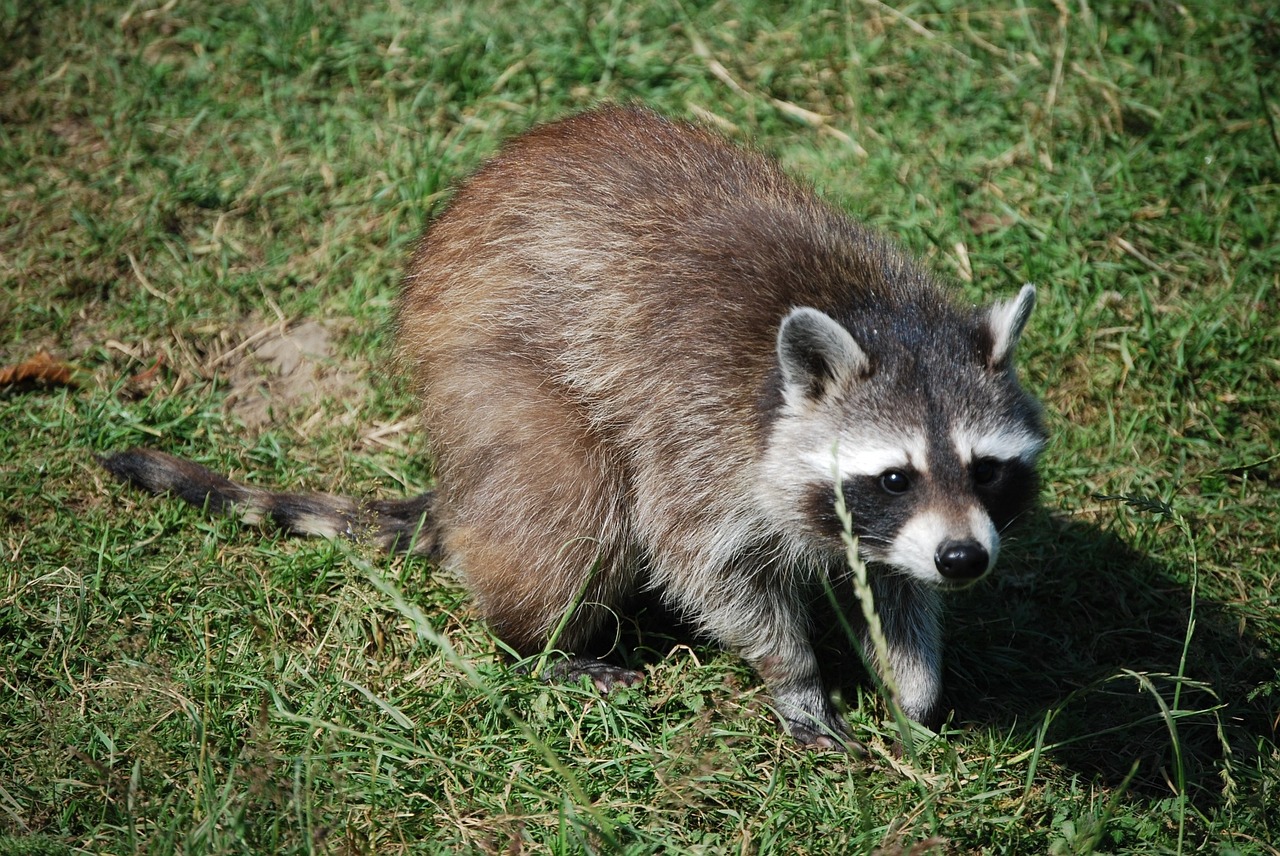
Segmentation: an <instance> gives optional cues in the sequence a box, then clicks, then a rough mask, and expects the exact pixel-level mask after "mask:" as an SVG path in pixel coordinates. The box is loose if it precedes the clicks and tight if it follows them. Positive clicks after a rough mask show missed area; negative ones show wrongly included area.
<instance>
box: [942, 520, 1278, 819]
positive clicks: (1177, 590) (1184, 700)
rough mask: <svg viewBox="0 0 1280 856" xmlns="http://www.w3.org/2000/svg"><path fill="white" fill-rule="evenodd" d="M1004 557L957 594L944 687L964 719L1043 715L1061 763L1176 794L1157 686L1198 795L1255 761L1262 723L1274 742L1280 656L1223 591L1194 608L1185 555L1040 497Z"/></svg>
mask: <svg viewBox="0 0 1280 856" xmlns="http://www.w3.org/2000/svg"><path fill="white" fill-rule="evenodd" d="M1001 565H1002V570H997V572H996V574H995V575H994V579H992V580H991V581H989V582H987V583H984V584H982V585H979V586H975V587H974V588H973V589H971V590H968V591H965V592H960V593H958V594H957V595H955V596H953V597H952V598H951V601H950V609H949V614H948V620H947V643H946V646H945V648H944V651H945V657H946V661H947V662H946V676H945V686H946V688H947V689H946V697H945V698H944V702H945V703H946V704H947V705H948V706H949V707H950V708H951V709H952V714H951V724H952V725H953V726H954V727H957V728H966V727H983V728H988V729H998V730H1000V731H1003V732H1005V733H1011V734H1013V735H1015V736H1021V737H1022V738H1026V737H1027V736H1032V737H1034V736H1035V735H1037V734H1039V733H1040V731H1041V730H1042V729H1043V730H1044V734H1043V737H1042V739H1043V742H1044V745H1045V746H1046V747H1048V749H1047V752H1046V755H1047V757H1049V758H1050V759H1052V761H1053V762H1054V763H1058V764H1061V765H1063V766H1066V767H1069V768H1071V769H1074V770H1077V771H1079V772H1080V773H1082V774H1084V775H1086V776H1089V777H1092V778H1096V779H1098V780H1101V781H1102V782H1104V783H1106V784H1108V785H1111V786H1116V785H1119V784H1120V783H1121V782H1123V781H1125V780H1126V779H1127V778H1129V777H1130V774H1131V773H1132V779H1131V781H1130V783H1129V785H1128V787H1129V789H1130V790H1134V791H1139V792H1146V793H1148V794H1150V795H1154V796H1169V795H1171V793H1172V791H1171V786H1172V784H1173V783H1175V782H1176V781H1177V778H1178V775H1179V773H1178V767H1177V764H1178V763H1179V756H1176V755H1175V751H1174V750H1175V742H1174V741H1175V738H1174V735H1173V734H1172V733H1171V730H1170V727H1169V720H1168V718H1167V717H1166V715H1165V714H1164V713H1163V712H1162V705H1161V701H1160V700H1157V699H1156V698H1155V696H1154V694H1155V693H1159V695H1160V697H1161V699H1162V700H1163V704H1164V705H1166V706H1168V707H1169V708H1171V709H1174V710H1176V711H1181V712H1183V715H1181V716H1179V718H1177V720H1176V726H1175V727H1176V741H1177V743H1176V745H1177V748H1178V749H1179V752H1180V762H1181V775H1182V776H1183V777H1184V781H1185V783H1186V788H1187V793H1188V796H1189V797H1190V798H1191V799H1192V801H1193V803H1195V804H1198V805H1201V806H1207V805H1209V804H1212V803H1214V802H1217V801H1219V800H1221V799H1222V797H1223V790H1224V782H1225V781H1226V779H1225V778H1224V768H1225V765H1229V764H1230V765H1234V769H1236V770H1244V769H1247V768H1248V767H1249V766H1251V765H1252V759H1253V757H1254V756H1256V754H1257V753H1258V751H1259V743H1260V741H1259V738H1265V740H1266V741H1267V742H1269V743H1271V744H1273V745H1274V742H1275V740H1276V731H1275V725H1276V721H1277V716H1278V715H1280V692H1276V693H1275V695H1272V694H1271V693H1272V692H1275V691H1276V690H1280V682H1278V681H1277V672H1276V670H1275V668H1274V665H1273V663H1274V657H1272V656H1270V654H1269V653H1268V651H1267V648H1268V645H1267V643H1266V642H1265V641H1264V640H1262V639H1257V638H1251V637H1250V636H1249V635H1248V634H1247V633H1244V632H1242V628H1241V627H1240V625H1239V618H1238V617H1232V615H1231V614H1230V613H1229V611H1228V610H1227V609H1225V608H1224V607H1223V606H1222V605H1220V604H1217V603H1214V602H1213V601H1211V600H1208V599H1206V598H1204V597H1198V598H1197V599H1196V602H1195V605H1194V613H1193V606H1192V591H1191V582H1190V569H1189V568H1188V569H1186V570H1185V572H1184V573H1181V574H1180V573H1178V569H1175V568H1171V567H1169V566H1167V565H1165V564H1162V563H1160V562H1158V561H1155V560H1153V559H1151V558H1149V557H1147V556H1144V555H1142V554H1140V553H1138V552H1137V551H1135V550H1133V549H1132V548H1130V547H1129V546H1128V545H1126V544H1125V543H1124V542H1123V541H1122V540H1121V539H1119V538H1118V537H1116V536H1115V535H1113V534H1111V533H1108V532H1105V531H1103V530H1100V529H1098V528H1097V527H1095V526H1090V525H1086V524H1081V523H1077V522H1074V521H1071V520H1069V519H1066V518H1064V517H1061V516H1055V515H1052V514H1049V513H1047V512H1043V511H1042V512H1040V513H1039V514H1038V515H1037V516H1036V518H1035V519H1034V520H1032V521H1029V523H1028V525H1027V527H1026V528H1025V529H1024V530H1023V532H1022V534H1021V536H1020V537H1018V538H1017V539H1014V540H1011V541H1010V542H1009V544H1008V549H1007V551H1006V552H1005V554H1004V555H1003V556H1002V558H1001ZM1193 617H1194V625H1193V628H1192V635H1191V638H1190V643H1189V644H1188V643H1187V633H1188V623H1189V622H1190V621H1192V620H1193ZM1178 675H1181V676H1182V679H1181V680H1180V679H1179V678H1178V677H1177V676H1178ZM1046 723H1047V724H1046ZM1019 742H1024V741H1023V740H1020V741H1019Z"/></svg>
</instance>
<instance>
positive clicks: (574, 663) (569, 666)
mask: <svg viewBox="0 0 1280 856" xmlns="http://www.w3.org/2000/svg"><path fill="white" fill-rule="evenodd" d="M584 675H585V676H586V677H588V678H590V679H591V683H592V684H594V685H595V688H596V689H597V690H599V691H600V692H601V693H606V694H607V693H608V692H609V691H611V690H614V689H616V688H618V687H635V686H639V685H640V684H642V683H644V672H638V671H636V670H635V669H624V668H622V667H621V666H614V665H612V664H611V663H605V662H603V661H601V660H593V659H591V658H590V657H571V658H569V659H568V660H563V661H561V662H559V663H556V664H555V665H554V666H552V667H551V668H550V669H548V670H547V677H548V678H549V679H552V680H557V681H562V682H564V683H577V682H578V681H580V680H582V678H583V676H584Z"/></svg>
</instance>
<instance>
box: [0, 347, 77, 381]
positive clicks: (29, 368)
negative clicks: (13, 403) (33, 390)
mask: <svg viewBox="0 0 1280 856" xmlns="http://www.w3.org/2000/svg"><path fill="white" fill-rule="evenodd" d="M73 372H74V369H72V367H71V366H70V365H68V364H67V363H64V362H62V361H61V360H55V359H54V358H53V357H51V356H50V355H49V352H48V351H40V352H39V353H37V354H36V355H35V356H34V357H32V358H31V359H29V360H26V361H25V362H21V363H18V364H17V365H13V366H3V367H0V389H9V388H12V387H17V388H19V389H26V388H30V387H36V386H76V381H75V378H74V377H72V374H73Z"/></svg>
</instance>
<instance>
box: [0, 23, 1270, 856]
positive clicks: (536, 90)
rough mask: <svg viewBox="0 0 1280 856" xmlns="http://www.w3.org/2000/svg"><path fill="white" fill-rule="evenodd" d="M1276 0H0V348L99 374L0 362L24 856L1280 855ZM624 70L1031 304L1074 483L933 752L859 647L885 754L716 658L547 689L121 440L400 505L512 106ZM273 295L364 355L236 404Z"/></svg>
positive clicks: (373, 577) (1058, 469)
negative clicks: (193, 0) (775, 698)
mask: <svg viewBox="0 0 1280 856" xmlns="http://www.w3.org/2000/svg"><path fill="white" fill-rule="evenodd" d="M1271 6H1272V4H1270V3H1267V2H1264V0H1245V1H1244V2H1238V3H1231V4H1226V3H1217V2H1212V0H1193V2H1187V3H1184V4H1181V5H1179V4H1172V3H1119V2H1090V3H1083V2H1080V3H1062V4H1059V5H1055V4H1052V3H1049V2H1040V0H1036V2H1031V0H1023V1H1022V2H1018V3H1014V4H989V5H985V4H984V5H983V6H981V7H978V6H975V5H974V4H960V3H956V4H952V3H950V2H947V0H938V2H932V3H927V2H922V3H910V4H905V5H902V6H900V7H897V10H898V11H897V12H895V11H893V10H891V9H890V8H889V6H887V5H882V4H881V3H879V2H875V0H846V2H844V3H837V4H832V5H831V6H828V5H825V4H819V3H812V2H804V0H801V2H753V0H744V2H725V0H721V1H720V2H694V0H678V2H677V0H663V2H653V3H635V2H633V3H623V2H613V3H599V4H592V3H583V4H561V3H552V2H547V0H530V2H527V3H520V4H507V3H500V2H475V3H447V2H444V3H430V2H415V0H407V2H400V3H392V4H377V3H374V4H368V3H365V4H358V3H347V2H342V0H332V2H307V0H282V2H265V0H260V2H254V1H253V0H244V2H208V3H200V4H161V3H160V2H158V0H142V2H136V3H124V2H120V3H117V4H114V5H109V4H89V3H85V2H73V0H64V2H56V3H32V2H25V0H0V365H6V364H12V363H17V362H20V361H21V360H23V359H25V358H27V357H28V356H30V355H32V354H33V353H35V352H37V351H38V350H41V349H48V350H49V351H51V352H52V353H53V354H54V355H55V356H57V357H60V358H62V359H66V360H68V361H70V362H71V363H73V364H75V365H76V366H77V367H78V368H79V369H80V371H81V374H80V379H81V381H82V383H81V385H80V386H78V387H76V388H70V389H37V390H34V391H27V392H21V393H18V392H10V393H7V394H4V393H0V450H2V451H0V572H2V573H0V581H2V586H3V587H2V589H0V683H2V684H3V688H2V689H0V738H2V739H0V854H8V853H60V852H107V853H127V852H147V853H170V852H181V853H193V852H217V853H222V852H255V853H312V852H377V853H382V852H398V851H414V852H459V851H460V852H509V853H516V852H556V853H575V852H583V851H589V850H591V851H605V852H612V851H614V850H621V851H626V852H633V853H647V852H659V851H661V852H664V853H725V852H734V853H738V852H743V853H754V852H770V853H815V854H827V853H834V852H851V853H869V852H875V851H877V849H878V851H879V852H881V853H885V854H898V853H913V854H922V853H955V854H960V853H976V852H989V853H1014V854H1022V853H1053V854H1059V853H1063V854H1065V853H1088V852H1108V853H1141V854H1148V853H1178V852H1181V853H1193V852H1194V853H1215V854H1235V853H1240V854H1275V853H1277V852H1278V851H1277V849H1276V848H1277V845H1276V843H1275V842H1277V841H1280V747H1278V745H1277V735H1276V729H1277V723H1278V722H1280V670H1278V665H1277V664H1278V663H1280V558H1278V557H1280V535H1278V534H1277V533H1278V531H1280V524H1278V523H1277V519H1276V511H1275V509H1276V506H1277V501H1278V500H1280V493H1278V492H1277V484H1278V483H1280V459H1277V458H1276V449H1277V448H1280V240H1278V238H1280V67H1278V66H1277V63H1276V60H1275V57H1276V56H1277V55H1280V17H1277V16H1276V13H1275V12H1273V11H1272V10H1271ZM602 99H610V100H638V101H642V102H644V103H647V104H651V105H653V106H655V107H657V108H659V109H662V110H665V111H667V112H670V113H673V114H675V115H681V116H690V117H694V118H701V119H703V120H704V121H708V122H713V123H716V124H718V125H720V126H722V127H723V128H725V129H726V130H727V132H728V133H730V134H731V135H732V136H734V137H736V138H738V139H741V140H743V141H744V142H746V141H752V142H753V143H754V144H756V145H759V146H760V147H762V148H764V149H765V150H767V151H770V152H772V153H774V154H776V155H777V156H778V157H779V158H780V159H781V160H782V161H783V163H784V164H785V165H786V166H787V167H788V168H789V169H791V170H792V171H793V172H795V173H797V174H799V175H802V176H804V177H806V178H807V179H808V180H810V181H812V182H813V183H814V184H815V185H817V186H818V187H819V188H820V189H821V191H822V192H823V193H824V194H825V195H826V196H828V197H829V198H831V199H832V200H834V201H836V202H837V203H838V204H840V205H842V206H844V207H847V208H848V209H849V210H851V211H854V212H856V213H857V214H858V215H859V216H861V217H864V218H865V219H867V220H869V221H870V222H872V223H875V224H876V225H878V226H880V227H883V228H884V229H886V230H887V231H889V232H891V233H893V234H894V235H895V236H897V238H898V239H899V240H900V241H902V242H903V243H904V244H905V245H907V246H908V247H909V248H911V249H912V250H913V251H914V252H916V253H918V254H920V255H921V256H923V257H925V258H926V259H927V260H928V263H929V264H930V265H931V266H932V267H933V268H934V269H936V270H938V271H939V272H941V273H942V274H944V275H946V276H949V277H952V278H955V279H956V280H957V281H959V283H960V287H961V288H962V289H963V291H964V293H965V294H966V295H968V296H970V297H972V298H973V299H975V300H978V299H986V298H987V297H989V296H990V295H994V294H1000V295H1008V294H1012V293H1013V291H1014V290H1015V289H1016V287H1017V285H1019V284H1020V283H1022V282H1024V281H1034V282H1036V283H1037V284H1038V285H1039V287H1040V296H1041V304H1040V307H1039V308H1038V309H1037V312H1036V314H1035V316H1034V317H1033V319H1032V322H1031V325H1030V328H1029V330H1028V331H1027V334H1026V336H1025V337H1024V344H1023V346H1022V349H1021V362H1022V365H1023V372H1024V376H1025V378H1026V380H1027V384H1028V386H1030V387H1031V388H1032V389H1033V390H1035V391H1036V392H1037V394H1039V395H1041V396H1042V397H1043V398H1044V400H1045V402H1046V405H1047V409H1048V413H1049V424H1050V427H1051V430H1052V435H1053V439H1052V442H1051V445H1050V448H1049V450H1048V452H1047V454H1046V458H1045V462H1044V475H1045V481H1046V490H1045V494H1044V508H1045V510H1044V511H1043V512H1042V513H1041V514H1039V515H1038V516H1037V517H1036V519H1034V520H1033V521H1031V522H1030V524H1029V525H1028V526H1027V527H1026V528H1025V529H1023V530H1022V532H1021V534H1020V537H1019V538H1018V539H1017V540H1016V541H1014V542H1012V543H1011V544H1009V545H1008V548H1007V550H1006V552H1005V555H1004V557H1003V558H1002V568H1001V571H1000V572H999V573H998V574H997V575H996V577H995V578H994V579H993V580H991V581H989V582H986V583H984V584H983V585H981V586H980V587H978V588H976V589H975V590H973V591H970V592H967V593H964V594H962V595H960V596H958V597H956V598H954V599H953V601H952V605H953V610H952V614H951V617H950V620H949V630H948V635H949V648H948V664H947V684H948V696H947V699H948V701H949V702H950V703H951V705H952V706H953V707H954V709H955V714H954V716H953V719H952V721H951V723H950V725H949V726H948V728H947V729H946V731H945V733H944V734H943V735H942V736H941V737H937V738H930V737H928V736H926V737H925V739H924V740H923V741H918V744H919V745H918V746H917V754H916V755H915V756H914V757H897V756H896V755H895V751H894V743H895V739H896V737H895V734H896V732H895V728H894V726H893V723H892V721H891V719H890V718H889V717H888V714H887V711H886V709H885V707H884V705H883V704H882V703H881V702H880V701H879V700H878V699H877V698H876V697H875V696H874V693H873V692H872V691H871V690H870V689H869V688H868V685H867V684H866V682H865V680H860V677H859V675H858V674H857V669H856V668H854V669H852V670H851V677H850V676H846V677H849V680H847V681H845V682H844V701H845V703H846V705H847V707H848V710H849V719H850V722H851V724H852V728H853V731H854V734H855V736H856V737H857V739H858V740H860V741H861V742H863V743H864V744H866V745H867V746H868V747H869V754H868V756H867V757H866V758H865V759H855V758H847V757H842V756H838V755H832V754H821V753H810V752H805V751H802V750H800V749H798V748H796V747H794V746H792V745H791V744H790V743H789V741H788V740H787V739H785V738H783V737H782V736H780V735H779V733H778V730H777V728H776V726H775V724H774V722H773V719H772V716H771V714H770V713H769V709H768V698H767V696H766V695H765V694H764V693H763V692H762V690H761V689H760V686H759V682H758V680H757V679H756V678H755V677H754V676H753V675H752V674H751V673H750V672H749V671H748V670H747V669H746V668H745V667H744V666H743V665H742V664H741V663H739V662H736V661H735V660H734V658H732V657H730V656H727V655H725V654H723V653H719V652H717V651H715V650H714V649H711V648H708V647H705V646H701V645H699V644H696V643H692V644H686V645H683V646H676V647H673V646H672V644H671V643H670V642H669V641H668V640H666V639H665V638H664V637H660V636H653V635H652V634H651V635H648V636H645V637H643V638H644V640H645V642H646V644H648V645H649V646H650V647H651V648H652V649H653V650H652V651H651V653H650V655H649V656H648V659H647V662H648V669H649V681H648V683H647V684H646V686H645V687H644V688H643V689H642V690H630V691H624V692H620V693H618V694H616V695H611V696H609V697H607V698H600V697H599V696H597V695H596V694H595V693H594V692H590V691H587V690H585V689H581V688H576V687H550V686H545V685H543V684H541V683H539V682H537V681H536V680H534V679H532V678H529V677H527V676H525V675H522V674H520V673H517V672H514V671H512V670H510V669H508V668H507V667H506V666H505V665H504V663H503V662H502V660H501V658H500V657H499V656H497V653H496V652H497V651H498V646H497V644H496V643H495V641H494V640H493V639H492V638H491V637H490V636H489V635H488V633H487V631H486V630H485V629H484V627H483V625H481V624H480V623H479V622H478V620H477V618H476V616H475V613H474V612H473V610H472V609H471V607H470V606H469V605H468V603H467V600H466V597H465V596H464V594H463V593H462V591H461V590H460V589H459V588H458V586H457V585H456V584H454V583H453V582H451V581H449V580H448V579H445V578H444V577H443V575H440V574H437V573H435V572H434V569H433V568H432V567H430V565H429V564H427V563H425V562H422V561H417V560H402V559H387V558H385V557H381V556H376V555H374V554H373V553H371V552H370V551H367V550H365V549H363V548H360V547H355V548H352V547H348V546H346V545H340V544H327V543H315V542H294V541H288V540H285V539H281V538H278V537H276V536H274V535H271V534H265V535H264V534H260V533H258V532H256V531H252V530H246V529H244V528H243V527H240V526H237V525H236V524H234V523H232V522H229V521H225V520H221V521H210V520H207V519H205V518H204V517H203V516H202V515H201V514H200V513H199V512H198V511H196V510H194V509H188V508H185V507H181V506H179V505H178V504H177V503H176V502H174V501H169V500H155V499H150V498H145V497H140V496H138V495H136V494H134V493H131V492H129V491H126V490H124V489H122V488H121V487H119V486H118V485H115V484H112V483H109V482H108V481H107V480H106V479H105V478H104V476H103V474H102V473H101V472H100V471H99V470H98V469H97V468H96V467H95V464H94V462H93V455H94V453H96V452H101V451H106V450H110V449H116V448H121V447H125V446H128V445H134V444H142V443H145V444H149V445H154V446H158V447H160V448H164V449H167V450H170V451H173V452H176V453H179V454H185V455H188V456H190V457H193V458H195V459H198V460H200V461H202V462H205V463H207V464H209V465H211V466H215V467H217V468H220V469H224V470H229V471H232V472H234V473H236V474H237V475H238V476H240V477H243V478H245V479H251V480H253V481H255V482H257V483H261V484H272V485H280V486H285V487H289V488H293V489H322V490H340V491H347V492H351V493H355V494H358V495H366V494H381V495H392V496H396V495H402V494H404V493H406V492H409V491H412V490H416V489H421V488H422V487H423V486H425V485H426V484H427V483H428V481H429V478H430V468H429V462H428V461H425V460H423V459H422V458H421V457H420V456H419V455H418V454H417V453H416V449H418V448H419V447H420V444H421V439H420V437H419V436H418V435H417V432H416V429H415V428H414V427H413V422H412V419H413V405H412V402H411V401H410V400H409V397H408V396H407V395H406V393H405V391H404V389H403V388H402V386H400V385H399V384H398V383H397V382H396V380H395V378H394V373H392V372H390V371H388V370H386V369H387V366H388V364H389V354H390V327H389V322H390V317H391V311H392V306H393V302H394V299H395V293H396V288H397V277H398V275H399V270H400V267H401V265H402V263H403V261H404V259H405V257H406V256H407V254H408V252H409V250H410V248H411V247H412V244H413V241H414V240H415V237H416V235H417V233H418V232H419V230H420V229H421V228H422V226H423V225H424V224H425V223H426V222H427V221H428V219H429V218H430V217H431V215H432V213H433V212H435V211H437V210H438V208H439V206H440V204H441V202H442V201H443V200H444V199H445V198H446V196H447V192H448V188H449V187H450V186H451V185H452V184H453V183H454V182H456V181H457V180H459V179H461V178H463V177H464V176H465V175H466V174H467V173H468V172H469V171H470V170H472V169H474V168H475V167H476V166H477V165H478V164H479V163H480V162H481V161H482V159H483V158H484V156H485V155H486V154H488V153H490V152H492V151H493V150H494V148H495V147H496V146H497V145H498V144H499V142H500V141H501V140H502V139H503V138H505V137H507V136H509V135H511V134H514V133H516V132H518V131H520V130H522V129H524V128H526V127H528V126H529V125H530V124H532V123H534V122H536V121H538V120H542V119H548V118H551V117H554V116H558V115H561V114H563V113H565V112H567V111H570V110H572V109H576V108H582V107H586V106H588V105H590V104H593V103H596V102H597V101H599V100H602ZM280 318H284V319H287V320H289V321H294V322H303V321H318V322H321V323H323V324H324V325H325V327H326V328H327V329H328V330H329V331H330V332H331V334H332V335H333V338H334V341H335V342H336V343H337V346H336V349H335V351H334V353H332V354H330V355H329V357H328V358H327V363H326V365H327V366H328V367H329V369H331V370H337V369H343V370H346V371H350V372H356V373H358V374H357V378H358V381H357V382H355V383H352V384H348V385H346V386H334V387H330V388H332V389H333V390H334V394H333V395H331V396H328V397H325V396H316V395H293V396H281V397H275V398H273V399H272V402H273V403H272V406H273V407H274V408H275V410H274V412H273V414H272V418H270V419H267V420H265V421H263V422H261V423H259V424H257V425H247V424H242V419H241V414H242V412H243V411H241V410H240V409H239V408H238V407H237V406H236V405H235V400H236V396H237V395H243V394H244V392H245V390H246V389H250V390H251V389H252V383H250V381H252V379H253V378H254V377H256V375H255V374H254V370H253V366H252V364H251V361H246V360H245V359H244V356H245V355H246V354H247V353H250V352H251V351H252V345H253V344H254V342H257V341H261V340H260V339H250V341H249V342H248V344H244V343H245V341H246V339H247V338H250V337H253V336H260V335H261V334H262V331H264V329H266V328H268V327H271V326H272V325H275V324H277V323H278V320H279V319H280ZM153 368H154V372H151V373H149V374H146V373H147V372H148V370H150V369H153ZM401 423H405V424H401ZM1107 497H1111V498H1107ZM1116 497H1118V499H1117V498H1116ZM683 641H684V642H685V643H689V640H683Z"/></svg>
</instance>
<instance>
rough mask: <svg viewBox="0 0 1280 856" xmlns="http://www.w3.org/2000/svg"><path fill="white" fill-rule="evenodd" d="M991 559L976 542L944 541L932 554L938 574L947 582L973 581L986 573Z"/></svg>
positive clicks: (984, 549)
mask: <svg viewBox="0 0 1280 856" xmlns="http://www.w3.org/2000/svg"><path fill="white" fill-rule="evenodd" d="M990 562H991V557H990V556H988V555H987V550H986V548H985V547H983V546H982V545H981V544H979V543H978V542H977V541H945V542H943V544H942V546H941V547H939V548H938V552H936V553H934V554H933V563H934V564H935V565H937V566H938V573H940V574H942V575H943V576H944V577H946V578H947V579H949V580H975V579H977V578H978V577H980V576H982V575H983V574H985V573H986V572H987V565H988V564H990Z"/></svg>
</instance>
